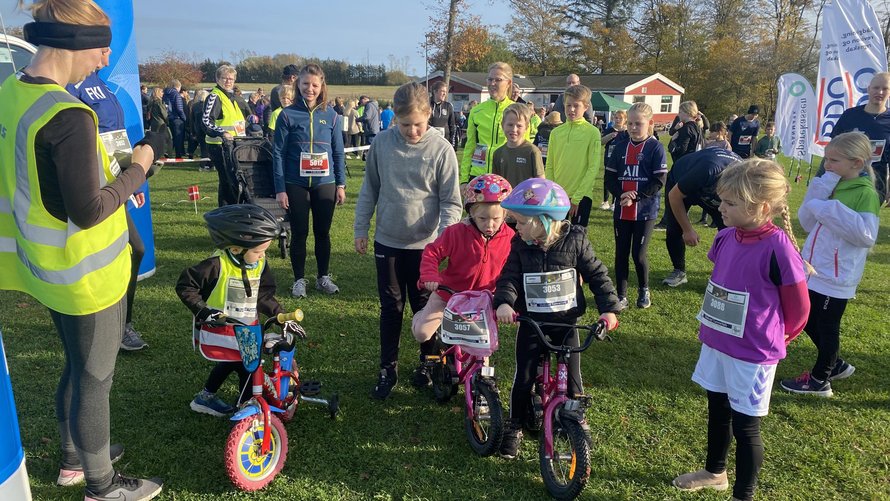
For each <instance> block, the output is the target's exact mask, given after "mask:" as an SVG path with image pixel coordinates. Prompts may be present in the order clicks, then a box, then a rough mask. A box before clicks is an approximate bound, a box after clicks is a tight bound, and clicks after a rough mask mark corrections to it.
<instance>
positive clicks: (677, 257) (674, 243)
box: [664, 186, 726, 271]
mask: <svg viewBox="0 0 890 501" xmlns="http://www.w3.org/2000/svg"><path fill="white" fill-rule="evenodd" d="M672 187H673V186H671V188H672ZM665 192H666V193H670V188H665ZM665 198H667V197H665ZM665 202H666V203H665V208H664V224H665V227H666V230H667V231H666V234H665V245H666V246H667V250H668V254H669V255H670V257H671V264H672V265H673V266H674V269H675V270H680V271H686V244H685V243H683V228H681V227H680V223H678V222H677V217H676V216H674V211H673V209H672V208H671V204H670V200H665ZM691 206H692V204H691V203H689V201H688V199H686V200H684V201H683V207H685V209H686V212H687V213H688V212H689V208H690V207H691ZM702 210H703V211H704V212H705V213H706V214H708V215H709V216H711V219H713V221H714V223H716V224H717V228H718V229H720V230H722V229H723V228H726V225H725V224H723V216H722V215H721V214H720V212H719V211H717V210H715V209H710V208H706V207H704V206H702Z"/></svg>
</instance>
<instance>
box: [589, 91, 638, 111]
mask: <svg viewBox="0 0 890 501" xmlns="http://www.w3.org/2000/svg"><path fill="white" fill-rule="evenodd" d="M590 106H591V108H593V109H594V111H607V112H613V111H618V110H627V109H630V106H631V105H630V103H625V102H624V101H619V100H617V99H615V98H614V97H612V96H609V95H607V94H603V93H602V92H594V93H593V95H592V96H591V97H590Z"/></svg>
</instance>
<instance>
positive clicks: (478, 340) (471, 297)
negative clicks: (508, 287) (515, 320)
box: [441, 290, 498, 357]
mask: <svg viewBox="0 0 890 501" xmlns="http://www.w3.org/2000/svg"><path fill="white" fill-rule="evenodd" d="M491 298H492V294H491V292H490V291H487V290H486V291H465V292H459V293H457V294H454V295H453V296H451V299H449V300H448V304H447V305H446V306H445V311H444V312H443V316H442V329H441V337H442V342H444V343H447V344H457V345H460V346H461V349H462V350H463V351H465V352H467V353H469V354H471V355H474V356H477V357H487V356H490V355H491V354H492V353H494V352H495V351H497V349H498V325H497V319H496V318H495V315H494V309H493V308H492V307H491Z"/></svg>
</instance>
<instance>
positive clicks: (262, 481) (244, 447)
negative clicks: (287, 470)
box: [225, 414, 287, 491]
mask: <svg viewBox="0 0 890 501" xmlns="http://www.w3.org/2000/svg"><path fill="white" fill-rule="evenodd" d="M269 428H270V429H269V430H268V431H267V430H265V429H264V427H263V419H262V416H261V415H259V414H255V415H253V416H250V417H248V418H246V419H242V420H241V421H238V423H237V424H235V427H234V428H232V431H231V432H230V433H229V438H228V440H226V450H225V465H226V474H227V475H228V476H229V480H231V481H232V484H233V485H234V486H235V487H237V488H238V489H240V490H242V491H256V490H259V489H262V488H263V487H265V486H267V485H269V483H270V482H271V481H272V480H273V479H274V478H275V475H278V472H280V471H281V469H282V468H284V462H285V460H286V459H287V431H286V430H285V429H284V424H282V423H281V420H280V419H278V417H277V416H274V415H273V416H271V417H270V420H269ZM267 432H268V433H269V434H270V436H269V451H268V452H267V453H266V454H262V453H261V452H260V449H261V447H262V443H263V435H264V434H265V433H267Z"/></svg>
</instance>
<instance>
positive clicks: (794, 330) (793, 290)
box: [779, 280, 810, 344]
mask: <svg viewBox="0 0 890 501" xmlns="http://www.w3.org/2000/svg"><path fill="white" fill-rule="evenodd" d="M779 301H781V303H782V316H783V317H784V319H785V335H786V336H787V339H786V341H785V342H786V344H787V343H790V342H791V340H793V339H794V338H796V337H797V336H798V335H799V334H800V333H801V332H802V331H803V328H804V327H805V326H806V325H807V318H809V316H810V294H809V292H808V291H807V282H806V280H802V281H800V282H797V283H796V284H791V285H783V286H781V287H779Z"/></svg>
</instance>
